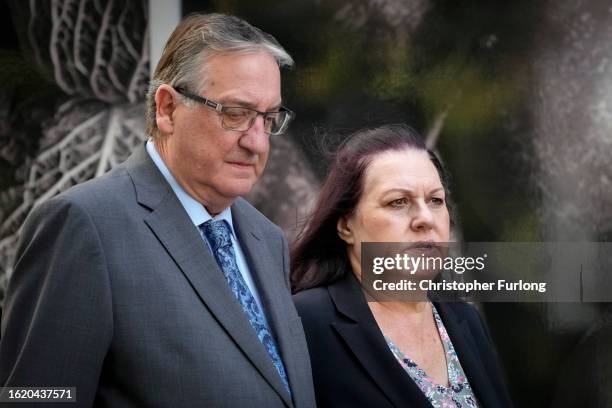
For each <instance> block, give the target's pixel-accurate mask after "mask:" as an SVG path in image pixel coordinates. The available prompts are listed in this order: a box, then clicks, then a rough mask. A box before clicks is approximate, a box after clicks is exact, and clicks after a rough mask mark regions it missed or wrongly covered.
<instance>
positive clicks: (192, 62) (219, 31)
mask: <svg viewBox="0 0 612 408" xmlns="http://www.w3.org/2000/svg"><path fill="white" fill-rule="evenodd" d="M262 50H263V51H266V52H268V53H269V54H270V55H271V56H272V57H273V58H274V59H275V60H276V62H277V63H278V66H279V68H285V67H286V68H291V67H293V59H292V58H291V56H290V55H289V54H288V53H287V51H285V49H284V48H283V47H282V46H281V45H280V44H279V43H278V41H276V39H275V38H274V37H272V36H271V35H270V34H267V33H265V32H263V31H261V30H260V29H259V28H257V27H253V26H252V25H250V24H249V23H247V22H246V21H244V20H242V19H240V18H238V17H235V16H228V15H225V14H217V13H214V14H191V15H189V16H187V17H186V18H185V19H183V20H182V21H181V23H180V24H179V25H178V26H177V27H176V28H175V29H174V31H173V32H172V34H171V35H170V38H169V39H168V42H167V43H166V46H165V47H164V51H163V53H162V56H161V58H160V60H159V63H158V64H157V67H156V69H155V73H154V74H153V78H152V79H151V81H150V82H149V89H148V91H147V96H146V103H147V134H148V135H149V136H151V137H153V138H159V137H161V136H162V135H161V134H160V132H159V129H158V128H157V122H156V117H155V112H156V106H155V93H156V92H157V89H158V88H159V87H160V85H162V84H168V85H171V86H177V85H182V86H188V87H190V88H192V89H193V90H194V91H196V92H202V91H203V90H204V88H205V86H206V62H207V61H208V59H209V58H210V57H212V56H213V55H216V54H221V53H250V52H257V51H262ZM202 77H203V78H204V80H202Z"/></svg>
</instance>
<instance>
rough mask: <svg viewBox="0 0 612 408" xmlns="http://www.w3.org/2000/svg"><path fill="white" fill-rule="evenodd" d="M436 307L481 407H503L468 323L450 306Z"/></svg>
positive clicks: (439, 304) (437, 304) (443, 304)
mask: <svg viewBox="0 0 612 408" xmlns="http://www.w3.org/2000/svg"><path fill="white" fill-rule="evenodd" d="M436 307H437V308H438V311H439V312H440V317H441V318H442V321H443V322H444V327H445V328H446V331H447V332H448V335H449V337H450V339H451V341H452V342H453V346H454V347H455V351H456V352H457V356H458V357H459V361H460V362H461V366H462V367H463V370H464V371H465V375H466V376H467V378H468V380H469V382H470V385H471V386H472V390H473V391H474V393H475V394H476V397H477V398H478V402H479V405H481V406H485V407H498V406H503V404H502V402H501V401H500V400H498V398H497V397H496V395H495V392H494V388H493V384H492V383H491V381H490V380H489V377H488V376H487V374H486V372H487V371H486V370H485V367H484V366H483V365H482V362H481V360H480V358H479V355H480V353H479V351H478V347H477V346H476V342H475V340H474V336H473V335H472V332H471V330H470V328H469V325H468V323H467V321H465V320H464V319H462V318H461V317H460V316H457V314H456V313H455V312H454V311H453V309H452V308H451V307H450V306H449V305H448V304H445V303H436Z"/></svg>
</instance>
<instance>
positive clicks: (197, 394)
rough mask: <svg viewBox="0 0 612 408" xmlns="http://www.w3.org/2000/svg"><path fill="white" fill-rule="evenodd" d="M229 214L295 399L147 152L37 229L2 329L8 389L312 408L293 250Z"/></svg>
mask: <svg viewBox="0 0 612 408" xmlns="http://www.w3.org/2000/svg"><path fill="white" fill-rule="evenodd" d="M232 214H233V224H234V228H235V230H236V234H237V236H238V239H239V240H240V242H241V245H242V246H243V248H244V251H245V255H246V257H247V260H248V262H249V266H250V268H251V271H252V273H253V275H254V279H255V281H256V285H257V287H258V290H259V293H260V296H261V300H262V303H263V306H264V309H265V311H266V315H267V318H268V322H269V324H270V326H271V329H272V331H273V332H274V334H275V336H276V339H277V344H278V347H279V351H280V353H281V355H282V358H283V362H284V364H285V368H286V371H287V374H288V378H289V382H290V385H291V390H292V397H291V396H289V394H288V393H287V391H286V390H285V389H284V387H283V384H282V382H281V380H280V377H279V375H278V373H277V371H276V369H275V367H274V365H273V363H272V361H271V359H270V358H269V356H268V354H267V352H266V350H265V348H264V347H263V345H262V344H261V343H260V341H259V340H258V338H257V336H256V334H255V331H254V330H253V328H252V327H251V325H250V324H249V322H248V319H247V318H246V316H245V314H244V312H243V311H242V308H241V307H240V304H239V303H238V302H237V300H236V299H235V297H234V295H233V293H232V291H231V289H230V288H229V286H228V285H227V283H226V281H225V279H224V277H223V274H222V272H221V270H220V269H219V267H218V266H217V263H216V262H215V259H214V257H213V255H212V253H211V252H210V250H209V249H208V248H207V247H206V245H205V243H204V242H203V240H202V238H201V236H200V234H199V232H198V230H197V228H196V227H195V226H194V225H193V224H192V223H191V221H190V219H189V217H188V215H187V213H186V212H185V210H184V209H183V207H182V206H181V204H180V202H179V201H178V199H177V198H176V196H175V194H174V192H173V191H172V189H171V188H170V186H169V185H168V184H167V182H166V181H165V179H164V178H163V176H162V175H161V173H160V172H159V170H158V169H157V167H155V165H154V163H153V162H152V161H151V159H150V158H149V156H148V154H147V153H146V151H145V149H144V147H142V148H140V149H139V150H138V151H137V152H135V153H134V154H133V155H132V156H131V157H130V159H128V161H127V162H126V163H124V164H122V165H121V166H119V167H117V168H116V169H114V170H112V171H111V172H109V173H108V174H106V175H104V176H102V177H100V178H98V179H95V180H91V181H89V182H87V183H84V184H81V185H78V186H76V187H74V188H72V189H70V190H69V191H68V192H66V193H64V194H61V195H59V196H57V197H55V198H53V199H51V200H48V201H47V202H45V203H44V204H42V205H41V206H40V207H38V208H37V209H35V210H34V211H33V212H32V214H31V215H30V216H29V217H28V220H27V222H26V224H25V226H24V229H23V234H22V237H21V241H20V247H19V252H18V257H17V262H16V265H15V269H14V273H13V276H12V277H11V280H10V283H9V287H8V291H7V292H8V294H7V298H6V303H5V308H4V313H3V318H2V337H1V340H0V385H3V386H11V387H17V386H19V387H22V386H66V387H68V386H74V387H77V390H76V397H77V404H76V405H73V404H70V405H71V406H79V407H80V406H83V407H84V406H92V405H95V406H113V407H183V406H184V407H187V406H188V407H245V406H248V407H294V406H295V407H312V406H314V405H315V403H314V392H313V387H312V378H311V371H310V363H309V359H308V350H307V346H306V342H305V337H304V332H303V329H302V325H301V322H300V319H299V317H298V316H297V313H296V311H295V308H294V306H293V303H292V300H291V296H290V292H289V266H288V253H287V243H286V241H285V239H284V238H283V235H282V232H281V230H280V229H279V228H278V227H277V226H275V225H274V224H272V223H271V222H270V221H269V220H267V219H266V218H265V217H264V216H263V215H262V214H260V213H259V212H258V211H257V210H255V209H254V208H253V207H252V206H251V205H249V204H248V203H247V202H246V201H245V200H243V199H238V200H237V201H236V202H235V203H234V204H233V205H232ZM20 406H24V405H20ZM46 406H50V405H46Z"/></svg>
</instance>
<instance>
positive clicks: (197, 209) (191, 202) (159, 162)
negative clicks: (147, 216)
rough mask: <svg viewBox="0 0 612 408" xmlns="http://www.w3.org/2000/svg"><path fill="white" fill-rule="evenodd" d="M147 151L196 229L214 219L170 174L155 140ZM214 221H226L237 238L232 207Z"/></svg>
mask: <svg viewBox="0 0 612 408" xmlns="http://www.w3.org/2000/svg"><path fill="white" fill-rule="evenodd" d="M146 149H147V153H148V154H149V156H150V157H151V160H153V163H155V165H156V166H157V168H158V169H159V171H160V172H161V174H162V175H163V176H164V178H165V179H166V181H167V182H168V184H170V187H171V188H172V191H174V194H176V197H177V198H178V199H179V201H180V202H181V204H182V205H183V208H184V209H185V211H186V212H187V215H188V216H189V218H190V219H191V222H192V223H193V225H195V226H196V227H199V226H200V225H201V224H203V223H205V222H206V221H208V220H210V219H212V218H213V217H212V216H211V215H210V214H209V212H208V211H207V210H206V207H204V206H203V205H202V204H200V202H198V201H197V200H196V199H195V198H193V197H192V196H190V195H189V194H188V193H187V192H186V191H185V190H184V189H183V187H181V185H180V184H179V183H178V182H177V181H176V179H175V178H174V176H173V175H172V173H171V172H170V169H168V166H166V163H164V160H163V159H162V158H161V156H160V155H159V153H158V152H157V149H156V148H155V143H153V140H151V139H148V140H147V143H146ZM214 219H215V220H226V221H227V223H228V224H229V226H230V230H231V231H232V234H233V235H234V237H235V233H234V224H233V223H232V208H231V207H227V208H226V209H225V210H223V211H221V212H220V213H219V214H217V215H216V216H215V217H214Z"/></svg>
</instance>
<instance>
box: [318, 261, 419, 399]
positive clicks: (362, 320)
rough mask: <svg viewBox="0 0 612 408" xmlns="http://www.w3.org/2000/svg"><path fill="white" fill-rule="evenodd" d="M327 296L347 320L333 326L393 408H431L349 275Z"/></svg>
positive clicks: (355, 281)
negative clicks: (396, 357)
mask: <svg viewBox="0 0 612 408" xmlns="http://www.w3.org/2000/svg"><path fill="white" fill-rule="evenodd" d="M329 293H330V296H331V298H332V300H333V302H334V304H335V306H336V308H337V310H338V311H339V312H340V313H342V314H344V315H345V316H346V317H347V318H348V320H347V321H342V322H334V323H332V327H333V328H334V330H336V331H337V332H338V334H339V335H340V336H341V337H342V339H343V340H344V341H345V342H346V344H347V345H348V347H349V349H350V350H351V352H352V353H353V354H354V355H355V357H356V358H357V360H358V361H359V362H360V363H361V365H363V367H364V368H365V370H366V372H367V373H368V374H369V375H370V376H371V379H372V381H373V382H374V383H376V384H377V385H378V387H379V388H380V389H381V391H382V392H383V393H384V394H385V395H386V396H387V398H388V399H389V401H390V402H391V403H392V404H393V405H394V406H396V407H406V406H411V407H413V406H418V407H431V404H430V403H429V401H428V400H427V398H426V397H425V395H424V394H423V393H422V392H421V390H420V389H419V388H418V386H417V385H416V384H415V383H414V382H413V381H412V379H411V378H410V376H409V375H408V374H407V373H406V372H405V371H404V369H403V368H402V367H401V366H400V365H399V363H398V362H397V360H396V359H395V356H394V355H393V353H392V352H391V350H389V347H388V345H387V343H386V341H385V339H384V337H383V334H382V332H381V331H380V329H379V327H378V325H377V324H376V321H375V320H374V316H373V315H372V313H371V312H370V309H369V307H368V305H367V303H366V301H365V298H364V296H363V293H362V291H361V287H360V286H359V283H358V282H357V280H356V279H355V278H354V277H353V275H352V273H351V272H347V273H346V276H345V277H344V278H342V279H340V280H339V281H338V282H336V283H334V284H332V285H330V286H329Z"/></svg>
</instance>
